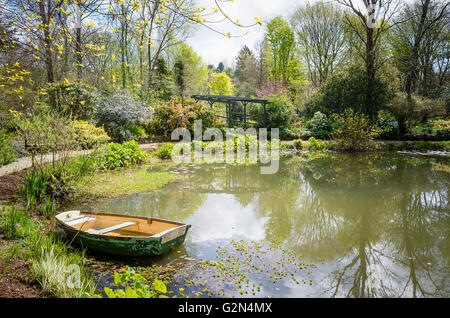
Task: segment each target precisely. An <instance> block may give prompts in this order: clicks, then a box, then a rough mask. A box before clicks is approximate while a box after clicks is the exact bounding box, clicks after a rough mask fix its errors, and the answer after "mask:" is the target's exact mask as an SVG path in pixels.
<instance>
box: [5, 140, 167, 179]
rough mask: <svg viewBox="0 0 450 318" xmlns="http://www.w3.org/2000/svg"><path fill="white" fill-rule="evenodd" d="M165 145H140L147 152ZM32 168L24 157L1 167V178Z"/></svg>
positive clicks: (77, 153)
mask: <svg viewBox="0 0 450 318" xmlns="http://www.w3.org/2000/svg"><path fill="white" fill-rule="evenodd" d="M163 144H164V143H153V144H142V145H139V146H140V147H141V149H142V150H144V151H147V152H153V151H155V150H157V149H158V148H159V147H161V146H162V145H163ZM91 152H92V150H81V151H71V152H70V153H69V157H76V156H83V155H88V154H90V153H91ZM52 158H53V157H52V154H47V155H44V156H42V162H44V163H48V162H52ZM59 158H60V155H58V154H57V155H56V159H57V160H58V159H59ZM30 167H31V157H22V158H20V159H19V160H17V161H15V162H11V163H10V164H7V165H5V166H3V167H0V176H4V175H7V174H10V173H12V172H15V171H20V170H23V169H26V168H30Z"/></svg>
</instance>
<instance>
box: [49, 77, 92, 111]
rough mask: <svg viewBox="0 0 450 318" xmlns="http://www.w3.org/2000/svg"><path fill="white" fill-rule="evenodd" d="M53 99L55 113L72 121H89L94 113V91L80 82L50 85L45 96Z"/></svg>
mask: <svg viewBox="0 0 450 318" xmlns="http://www.w3.org/2000/svg"><path fill="white" fill-rule="evenodd" d="M52 94H53V96H54V97H55V102H56V111H57V112H59V113H60V114H62V115H63V116H70V117H72V118H74V119H79V120H89V119H91V118H92V116H93V113H94V108H95V104H96V102H97V97H96V95H95V94H94V89H93V88H92V87H89V86H88V85H86V84H84V83H82V82H69V81H68V80H65V81H64V82H61V83H54V84H50V86H49V87H48V88H47V96H50V95H52Z"/></svg>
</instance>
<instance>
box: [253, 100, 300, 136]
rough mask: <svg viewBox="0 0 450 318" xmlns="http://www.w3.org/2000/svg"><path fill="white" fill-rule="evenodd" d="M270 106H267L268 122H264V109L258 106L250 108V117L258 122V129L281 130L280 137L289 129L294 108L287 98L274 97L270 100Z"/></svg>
mask: <svg viewBox="0 0 450 318" xmlns="http://www.w3.org/2000/svg"><path fill="white" fill-rule="evenodd" d="M268 100H269V104H267V105H266V114H267V118H266V122H265V121H264V108H263V107H262V106H259V105H258V106H256V107H252V108H250V116H251V117H252V118H253V119H254V120H256V122H257V125H258V127H265V128H268V129H270V128H279V129H280V135H281V136H282V135H283V133H284V132H283V131H284V130H286V129H288V128H289V122H290V119H291V116H292V114H293V113H294V106H293V105H292V103H291V101H290V100H289V98H288V97H286V96H276V95H273V96H271V97H269V98H268Z"/></svg>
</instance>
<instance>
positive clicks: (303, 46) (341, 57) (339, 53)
mask: <svg viewBox="0 0 450 318" xmlns="http://www.w3.org/2000/svg"><path fill="white" fill-rule="evenodd" d="M291 21H292V25H293V29H294V30H295V32H296V34H297V39H298V46H299V49H300V52H301V58H302V59H303V60H304V62H305V63H306V65H307V66H308V73H309V78H310V80H311V82H312V83H313V84H314V86H316V87H319V86H320V85H321V84H323V83H325V82H326V81H327V79H328V77H329V76H330V75H331V74H332V72H333V71H334V70H336V69H338V68H339V67H340V66H342V64H343V62H344V61H345V58H346V57H347V55H346V38H345V32H344V12H343V10H341V9H340V8H339V7H338V6H336V5H334V4H332V3H324V2H318V3H314V4H309V3H306V4H305V5H302V6H300V7H299V8H298V9H297V10H296V11H295V12H294V13H293V15H292V20H291Z"/></svg>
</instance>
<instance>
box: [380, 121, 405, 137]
mask: <svg viewBox="0 0 450 318" xmlns="http://www.w3.org/2000/svg"><path fill="white" fill-rule="evenodd" d="M377 125H378V127H379V128H381V134H380V136H381V137H387V138H394V137H397V136H398V134H399V133H400V129H399V126H398V122H397V121H396V120H395V119H391V118H383V117H381V118H378V121H377Z"/></svg>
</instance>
